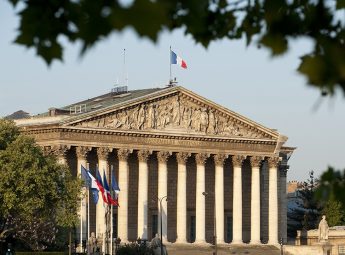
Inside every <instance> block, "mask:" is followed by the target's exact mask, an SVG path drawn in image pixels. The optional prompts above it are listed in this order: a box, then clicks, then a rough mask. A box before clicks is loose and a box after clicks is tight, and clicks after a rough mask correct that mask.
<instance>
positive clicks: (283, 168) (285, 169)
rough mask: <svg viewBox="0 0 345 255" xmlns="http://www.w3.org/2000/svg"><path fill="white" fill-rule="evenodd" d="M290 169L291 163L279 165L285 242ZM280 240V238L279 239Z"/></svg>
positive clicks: (280, 217) (282, 232) (281, 216)
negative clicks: (287, 186) (287, 177)
mask: <svg viewBox="0 0 345 255" xmlns="http://www.w3.org/2000/svg"><path fill="white" fill-rule="evenodd" d="M288 169H289V165H287V164H284V165H282V162H281V165H280V166H279V173H280V206H281V208H280V216H279V224H280V238H282V239H283V242H284V243H285V242H287V195H286V176H287V172H288ZM278 241H280V240H278Z"/></svg>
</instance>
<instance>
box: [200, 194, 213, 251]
mask: <svg viewBox="0 0 345 255" xmlns="http://www.w3.org/2000/svg"><path fill="white" fill-rule="evenodd" d="M202 194H203V195H204V196H205V198H206V197H207V196H208V195H209V193H208V192H203V193H202ZM212 194H213V196H214V205H213V242H214V251H213V255H217V218H216V196H215V194H214V193H212Z"/></svg>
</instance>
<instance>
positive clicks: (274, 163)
mask: <svg viewBox="0 0 345 255" xmlns="http://www.w3.org/2000/svg"><path fill="white" fill-rule="evenodd" d="M267 162H268V167H269V168H273V167H275V168H277V167H278V165H279V163H280V158H279V157H270V158H267Z"/></svg>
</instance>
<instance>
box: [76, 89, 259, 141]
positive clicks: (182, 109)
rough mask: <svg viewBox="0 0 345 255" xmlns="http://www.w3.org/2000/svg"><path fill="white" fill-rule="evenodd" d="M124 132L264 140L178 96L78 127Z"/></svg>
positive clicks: (86, 122) (249, 129) (140, 105)
mask: <svg viewBox="0 0 345 255" xmlns="http://www.w3.org/2000/svg"><path fill="white" fill-rule="evenodd" d="M78 125H79V126H83V127H92V128H109V129H120V130H148V131H150V130H152V131H153V130H162V131H163V130H165V131H172V132H174V131H175V132H180V133H186V132H187V133H196V134H208V135H219V136H239V137H248V138H262V137H264V135H263V133H261V132H259V131H258V130H256V129H254V128H250V127H249V126H246V127H245V126H244V124H243V123H241V122H239V121H236V120H235V119H234V118H232V117H231V116H227V115H224V114H220V112H218V111H217V110H216V109H213V108H211V107H205V106H200V105H198V104H197V103H195V102H191V101H188V100H187V99H185V98H180V97H179V96H178V95H175V96H172V97H169V98H164V99H162V100H160V101H155V102H149V103H142V104H139V105H136V106H134V107H133V108H128V109H121V110H118V111H116V112H113V113H111V114H109V115H107V116H102V117H100V118H98V119H93V120H89V121H84V122H81V123H79V124H77V126H78Z"/></svg>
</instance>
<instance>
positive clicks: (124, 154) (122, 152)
mask: <svg viewBox="0 0 345 255" xmlns="http://www.w3.org/2000/svg"><path fill="white" fill-rule="evenodd" d="M131 153H132V151H131V150H129V149H118V150H117V157H118V158H119V160H122V161H125V160H127V158H128V156H129V154H131Z"/></svg>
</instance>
